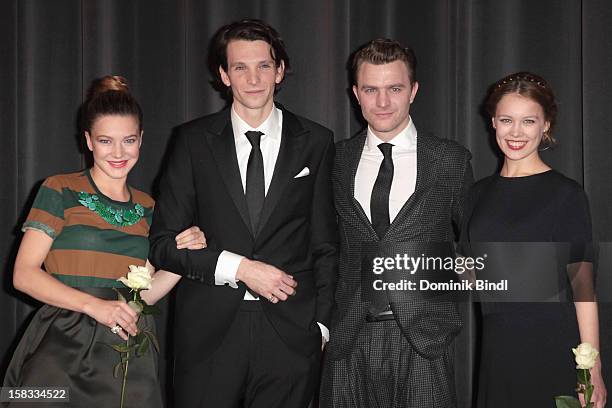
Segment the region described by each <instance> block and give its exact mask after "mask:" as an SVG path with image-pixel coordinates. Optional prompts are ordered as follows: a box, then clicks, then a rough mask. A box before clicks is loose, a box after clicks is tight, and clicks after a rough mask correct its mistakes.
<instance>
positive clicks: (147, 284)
mask: <svg viewBox="0 0 612 408" xmlns="http://www.w3.org/2000/svg"><path fill="white" fill-rule="evenodd" d="M117 280H118V281H120V282H121V283H123V284H124V285H125V286H127V287H128V288H130V289H134V290H142V289H151V281H152V280H153V278H152V277H151V274H150V273H149V269H148V268H147V267H146V266H136V265H130V271H129V272H128V274H127V278H125V277H121V278H119V279H117Z"/></svg>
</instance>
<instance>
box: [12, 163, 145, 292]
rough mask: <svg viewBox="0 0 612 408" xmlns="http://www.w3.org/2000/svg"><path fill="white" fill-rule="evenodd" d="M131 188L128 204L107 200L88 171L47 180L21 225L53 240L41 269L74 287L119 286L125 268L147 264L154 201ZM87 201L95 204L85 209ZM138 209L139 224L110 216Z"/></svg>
mask: <svg viewBox="0 0 612 408" xmlns="http://www.w3.org/2000/svg"><path fill="white" fill-rule="evenodd" d="M129 190H130V193H131V199H130V200H129V201H128V202H119V201H114V200H111V199H110V198H108V197H106V196H105V195H104V194H102V193H101V192H100V191H99V190H98V188H97V187H96V185H95V184H94V182H93V180H92V178H91V175H90V173H89V170H85V171H83V172H79V173H71V174H61V175H56V176H52V177H49V178H48V179H46V180H45V182H44V183H43V185H42V186H41V187H40V190H39V191H38V194H37V196H36V199H35V200H34V204H33V205H32V209H31V210H30V213H29V215H28V218H27V220H26V222H25V223H24V225H23V230H26V229H36V230H39V231H42V232H44V233H46V234H47V235H49V236H50V237H51V238H52V239H53V245H52V246H51V250H50V251H49V254H48V255H47V258H46V259H45V270H46V271H47V272H48V273H50V274H52V275H53V276H55V277H56V278H57V279H59V280H60V281H62V282H63V283H65V284H66V285H69V286H72V287H121V286H122V284H121V283H120V282H117V278H119V277H121V276H125V275H126V274H127V272H128V266H129V265H145V263H146V260H147V254H148V252H149V241H148V238H147V237H148V235H149V226H150V225H151V218H152V215H153V206H154V201H153V199H152V198H151V197H150V196H149V195H148V194H146V193H143V192H141V191H139V190H136V189H134V188H131V187H130V188H129ZM96 197H97V199H96ZM87 198H90V200H89V202H92V203H93V205H90V206H89V207H88V206H87V204H88V201H87ZM96 202H97V203H96ZM136 205H139V206H140V208H142V212H143V216H142V217H141V218H140V219H139V220H137V221H136V220H135V219H133V220H130V221H127V222H126V221H124V220H121V221H122V222H121V221H118V218H119V217H117V218H115V217H114V214H113V213H111V212H110V211H114V213H115V214H117V213H123V214H125V213H127V212H130V214H135V213H136V210H135V207H136ZM134 221H136V222H134Z"/></svg>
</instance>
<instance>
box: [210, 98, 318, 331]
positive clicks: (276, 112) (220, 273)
mask: <svg viewBox="0 0 612 408" xmlns="http://www.w3.org/2000/svg"><path fill="white" fill-rule="evenodd" d="M231 120H232V129H233V131H234V144H235V145H236V157H237V158H238V168H239V169H240V179H241V180H242V189H243V191H244V192H245V193H246V176H247V165H248V162H249V156H250V154H251V149H252V146H251V142H249V139H247V137H246V135H245V133H246V132H248V131H249V130H253V131H259V132H262V133H263V135H262V136H261V141H260V144H259V147H260V149H261V154H262V156H263V162H264V183H265V194H266V195H267V194H268V188H269V187H270V182H271V181H272V175H273V174H274V166H275V165H276V159H277V158H278V152H279V150H280V144H281V135H282V130H283V112H282V111H281V110H280V109H278V108H276V107H274V108H272V111H271V112H270V115H269V116H268V117H267V118H266V120H264V121H263V123H262V124H261V125H259V126H258V127H256V128H253V127H252V126H250V125H249V124H248V123H246V122H245V121H244V120H243V119H242V118H241V117H240V116H238V114H237V113H236V111H235V110H234V106H233V105H232V109H231ZM243 258H244V256H242V255H238V254H235V253H233V252H230V251H222V252H221V254H220V255H219V258H218V259H217V265H216V266H215V285H226V284H227V285H230V286H231V287H233V288H237V287H238V285H237V283H236V282H237V281H236V272H237V271H238V266H239V265H240V262H241V261H242V259H243ZM244 300H259V298H257V297H255V296H253V295H252V294H251V293H250V292H249V291H246V293H245V294H244ZM319 327H320V328H321V332H322V334H323V337H324V338H325V340H326V341H329V330H328V329H327V327H325V326H324V325H323V324H321V323H319Z"/></svg>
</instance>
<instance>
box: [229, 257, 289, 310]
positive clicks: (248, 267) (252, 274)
mask: <svg viewBox="0 0 612 408" xmlns="http://www.w3.org/2000/svg"><path fill="white" fill-rule="evenodd" d="M236 280H238V281H242V282H244V283H245V285H247V286H248V287H249V289H251V290H252V291H254V292H256V293H258V294H259V295H261V296H263V297H265V298H266V299H268V300H269V301H270V302H272V303H278V302H279V301H284V300H287V298H288V297H289V296H290V295H294V294H295V288H296V287H297V282H296V281H295V280H294V279H293V276H291V275H287V274H286V273H285V272H283V271H281V270H280V269H278V268H275V267H274V266H272V265H268V264H265V263H263V262H259V261H253V260H250V259H248V258H244V259H243V260H242V261H241V262H240V265H239V266H238V271H237V272H236Z"/></svg>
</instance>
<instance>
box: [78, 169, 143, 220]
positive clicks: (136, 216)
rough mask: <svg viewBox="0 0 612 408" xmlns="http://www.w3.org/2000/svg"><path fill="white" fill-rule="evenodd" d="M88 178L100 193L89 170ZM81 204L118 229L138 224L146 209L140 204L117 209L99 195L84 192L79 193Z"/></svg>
mask: <svg viewBox="0 0 612 408" xmlns="http://www.w3.org/2000/svg"><path fill="white" fill-rule="evenodd" d="M87 178H88V179H89V182H90V184H91V185H92V186H93V187H94V189H95V190H96V191H97V192H99V190H98V188H97V186H96V184H95V183H94V181H93V178H92V177H91V173H90V171H89V170H87ZM79 203H81V204H82V205H83V206H85V207H87V208H88V209H90V210H91V211H93V212H95V213H96V214H98V215H99V216H100V217H102V219H103V220H104V221H106V222H108V223H109V224H111V225H115V226H118V227H128V226H130V225H134V224H137V223H138V221H140V219H141V218H142V217H143V216H144V207H143V206H142V205H140V204H138V203H136V204H134V208H129V209H123V208H116V207H113V206H111V205H108V204H105V203H104V202H102V200H100V197H98V195H97V194H90V193H86V192H84V191H81V192H80V193H79Z"/></svg>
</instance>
